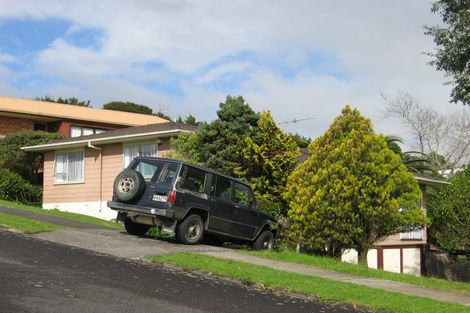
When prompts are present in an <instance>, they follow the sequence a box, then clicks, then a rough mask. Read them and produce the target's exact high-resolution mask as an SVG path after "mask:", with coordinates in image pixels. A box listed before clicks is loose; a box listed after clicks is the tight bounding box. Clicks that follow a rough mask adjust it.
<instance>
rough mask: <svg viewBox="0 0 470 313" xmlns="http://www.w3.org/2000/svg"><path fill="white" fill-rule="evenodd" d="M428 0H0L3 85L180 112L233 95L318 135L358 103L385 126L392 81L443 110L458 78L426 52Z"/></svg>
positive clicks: (393, 125)
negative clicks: (451, 81) (453, 80)
mask: <svg viewBox="0 0 470 313" xmlns="http://www.w3.org/2000/svg"><path fill="white" fill-rule="evenodd" d="M430 8H431V1H423V0H415V1H409V0H395V1H384V0H381V1H377V0H361V1H357V0H353V1H351V0H343V1H339V0H330V1H317V0H305V1H304V0H289V1H281V0H257V1H253V0H231V1H215V0H214V1H209V0H207V1H205V0H199V1H195V0H194V1H192V0H135V1H132V0H129V1H123V0H112V1H107V0H100V1H96V0H93V1H88V0H81V1H61V0H58V1H54V0H42V1H36V0H31V1H27V0H17V1H8V0H0V95H1V96H8V97H17V98H34V97H40V96H46V95H49V96H52V97H56V98H57V97H77V98H79V99H80V100H90V101H91V104H92V105H93V107H95V108H101V107H102V105H103V104H104V103H107V102H110V101H131V102H135V103H140V104H145V105H148V106H150V107H151V108H152V109H153V110H154V111H163V112H164V113H165V114H167V115H170V116H171V117H173V118H177V117H178V116H182V117H185V116H187V115H189V114H192V115H194V116H195V117H196V118H197V119H198V120H206V121H210V120H213V119H214V118H216V111H217V110H218V108H219V103H221V102H224V101H225V98H226V96H227V95H233V96H237V95H242V96H243V97H244V98H245V100H246V101H247V102H248V103H249V104H250V106H251V107H252V108H253V109H254V110H255V111H261V110H270V111H271V113H272V115H273V116H274V118H275V120H276V121H277V122H279V123H282V122H288V121H293V120H300V119H308V120H305V121H300V122H298V123H286V124H281V126H282V127H283V128H284V129H285V130H286V131H289V132H297V133H300V134H302V135H304V136H307V137H311V138H315V137H318V136H320V135H321V134H322V133H323V132H324V131H325V130H326V129H327V128H328V126H329V125H330V123H331V122H332V120H333V119H334V117H335V116H337V115H339V114H340V112H341V109H342V108H343V107H344V106H345V105H346V104H349V105H351V106H353V107H357V108H358V109H359V110H360V111H361V112H362V114H363V115H364V116H366V117H369V118H371V119H372V121H373V123H374V125H375V128H376V130H377V131H378V132H381V133H385V134H389V135H398V136H402V137H405V138H406V137H407V132H406V129H405V128H404V127H403V126H402V125H400V124H399V123H398V122H397V121H394V120H391V119H385V118H383V110H384V105H385V102H384V100H383V98H382V96H381V94H385V95H388V96H394V95H396V94H397V93H398V92H399V91H406V92H409V93H411V94H412V95H414V96H415V97H416V98H418V99H420V101H421V102H422V103H425V104H426V105H430V106H434V107H439V108H441V109H443V110H446V109H447V108H452V107H455V106H456V104H450V103H449V100H450V98H449V95H450V91H451V87H450V86H448V85H444V83H445V82H446V81H447V78H446V77H444V75H443V73H441V72H437V71H436V70H435V69H434V68H433V67H432V66H430V65H428V62H429V61H430V60H431V58H430V57H429V56H428V55H426V54H425V52H432V51H434V50H435V45H434V43H433V41H432V37H430V36H427V35H425V34H424V25H436V24H439V23H440V22H441V20H440V18H439V16H438V15H436V14H433V13H431V11H430Z"/></svg>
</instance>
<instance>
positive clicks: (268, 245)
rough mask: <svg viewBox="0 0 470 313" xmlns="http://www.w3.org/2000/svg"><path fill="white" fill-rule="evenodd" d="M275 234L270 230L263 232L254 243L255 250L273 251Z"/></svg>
mask: <svg viewBox="0 0 470 313" xmlns="http://www.w3.org/2000/svg"><path fill="white" fill-rule="evenodd" d="M273 245H274V234H273V232H272V231H270V230H265V231H263V232H262V233H261V234H260V235H259V236H258V238H256V240H255V241H253V243H252V247H253V250H272V249H273Z"/></svg>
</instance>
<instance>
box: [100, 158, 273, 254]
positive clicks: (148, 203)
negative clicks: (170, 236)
mask: <svg viewBox="0 0 470 313" xmlns="http://www.w3.org/2000/svg"><path fill="white" fill-rule="evenodd" d="M108 206H109V207H110V208H111V209H113V210H116V211H118V220H119V221H123V222H124V226H125V228H126V230H127V232H128V233H130V234H133V235H138V236H141V235H144V234H145V233H146V232H147V231H148V230H149V228H150V227H152V226H156V227H159V228H161V229H162V230H163V231H165V232H169V233H174V234H176V238H177V239H178V241H180V242H181V243H185V244H196V243H199V242H201V241H202V240H203V239H204V238H205V239H208V240H210V241H212V242H219V243H220V242H223V241H227V240H230V241H232V242H249V243H251V245H252V247H253V248H254V249H271V248H272V245H273V241H274V238H275V236H276V233H277V222H276V220H275V219H274V218H273V217H271V216H269V215H268V214H266V213H264V212H262V211H260V210H259V209H258V207H257V204H256V199H255V196H254V194H253V191H252V189H251V187H250V186H249V185H247V184H246V183H244V182H242V181H240V180H238V179H236V178H233V177H230V176H227V175H224V174H220V173H217V172H215V171H213V170H209V169H207V168H203V167H200V166H196V165H192V164H188V163H186V162H183V161H178V160H172V159H165V158H154V157H138V158H135V159H134V160H133V161H132V162H131V164H130V165H129V166H128V168H127V169H125V170H124V171H123V172H121V173H120V174H119V175H118V176H117V177H116V179H115V181H114V196H113V200H112V201H108Z"/></svg>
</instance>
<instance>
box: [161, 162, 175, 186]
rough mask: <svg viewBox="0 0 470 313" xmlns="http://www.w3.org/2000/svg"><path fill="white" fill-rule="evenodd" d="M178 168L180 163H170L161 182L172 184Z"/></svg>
mask: <svg viewBox="0 0 470 313" xmlns="http://www.w3.org/2000/svg"><path fill="white" fill-rule="evenodd" d="M177 170H178V164H176V163H170V164H168V166H167V168H166V169H165V171H164V172H163V174H162V176H161V177H160V181H159V183H160V184H164V185H171V184H172V183H173V181H174V180H175V177H176V171H177Z"/></svg>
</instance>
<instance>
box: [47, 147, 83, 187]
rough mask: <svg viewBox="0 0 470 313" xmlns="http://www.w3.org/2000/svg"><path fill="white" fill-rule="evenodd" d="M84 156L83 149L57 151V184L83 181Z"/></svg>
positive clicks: (55, 176)
mask: <svg viewBox="0 0 470 313" xmlns="http://www.w3.org/2000/svg"><path fill="white" fill-rule="evenodd" d="M83 157H84V153H83V151H75V152H58V153H56V155H55V165H54V182H55V183H56V184H68V183H82V182H83Z"/></svg>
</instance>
